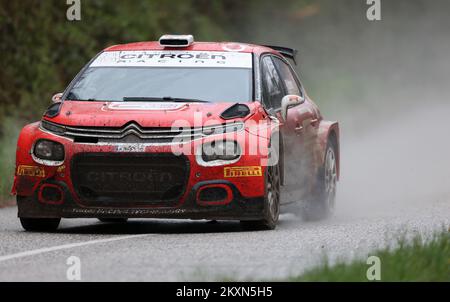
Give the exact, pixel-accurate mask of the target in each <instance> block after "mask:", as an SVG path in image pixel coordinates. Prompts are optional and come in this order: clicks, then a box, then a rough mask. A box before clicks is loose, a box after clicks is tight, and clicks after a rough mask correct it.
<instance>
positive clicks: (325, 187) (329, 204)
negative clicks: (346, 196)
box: [301, 141, 337, 221]
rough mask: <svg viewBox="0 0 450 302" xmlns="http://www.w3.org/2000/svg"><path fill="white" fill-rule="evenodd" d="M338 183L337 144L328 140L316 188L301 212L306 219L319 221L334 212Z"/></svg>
mask: <svg viewBox="0 0 450 302" xmlns="http://www.w3.org/2000/svg"><path fill="white" fill-rule="evenodd" d="M336 185H337V166H336V145H335V143H334V142H333V141H328V144H327V149H326V151H325V158H324V164H323V166H322V167H321V168H320V169H319V173H318V179H317V185H316V188H315V189H314V192H313V194H312V197H311V198H310V200H308V201H306V204H305V205H304V207H303V209H302V212H301V216H302V218H303V219H304V220H306V221H318V220H322V219H326V218H328V217H330V216H331V215H332V214H333V213H334V208H335V203H336Z"/></svg>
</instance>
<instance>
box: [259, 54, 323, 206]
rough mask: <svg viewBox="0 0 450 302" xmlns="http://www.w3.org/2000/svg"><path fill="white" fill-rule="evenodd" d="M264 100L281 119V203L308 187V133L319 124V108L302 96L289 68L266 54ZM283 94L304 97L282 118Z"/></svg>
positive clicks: (280, 60) (288, 200) (263, 84)
mask: <svg viewBox="0 0 450 302" xmlns="http://www.w3.org/2000/svg"><path fill="white" fill-rule="evenodd" d="M261 74H262V87H263V102H264V104H265V106H266V108H268V109H269V112H271V113H272V114H274V115H275V116H277V118H278V119H279V120H280V122H281V133H282V137H283V140H282V141H283V146H282V149H283V154H284V156H283V162H284V164H283V174H284V177H283V178H284V187H283V191H284V193H283V197H282V199H283V202H291V201H297V200H299V199H302V198H303V196H304V195H305V194H306V192H305V191H304V190H303V188H307V187H308V182H309V181H310V177H309V173H308V172H307V171H308V170H309V169H310V167H309V166H310V162H311V156H312V155H311V152H310V150H311V149H312V148H311V146H309V145H310V143H311V142H312V140H311V139H310V137H311V133H314V132H315V128H316V127H317V124H318V111H317V110H315V108H314V106H315V105H314V104H313V103H312V102H309V101H308V100H307V99H306V98H305V94H304V91H303V89H302V87H301V84H300V81H299V80H298V78H297V76H296V75H295V73H294V72H293V70H292V69H291V67H290V66H289V65H288V64H287V63H286V62H285V61H284V60H282V59H281V58H279V57H277V56H272V55H266V56H264V57H263V58H262V62H261ZM285 95H298V96H301V97H302V98H303V100H304V102H303V103H301V104H300V105H298V106H295V107H291V108H289V109H288V114H287V117H286V120H283V119H282V118H281V100H282V98H283V97H284V96H285Z"/></svg>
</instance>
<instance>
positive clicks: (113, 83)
mask: <svg viewBox="0 0 450 302" xmlns="http://www.w3.org/2000/svg"><path fill="white" fill-rule="evenodd" d="M252 89H253V88H252V69H251V68H229V67H227V68H220V67H89V68H87V69H86V70H85V71H84V73H83V74H82V75H81V76H80V77H79V78H78V79H77V81H76V82H75V84H74V85H73V86H72V88H71V89H70V91H69V92H68V94H67V97H66V99H67V100H86V101H87V100H89V101H97V100H98V101H124V100H127V99H128V100H130V99H131V100H136V101H138V100H139V98H142V101H146V100H149V99H158V98H161V101H170V100H176V99H182V100H189V99H192V100H194V101H195V100H201V101H206V102H248V101H250V100H251V99H252V94H253V93H252V92H253V90H252ZM163 98H164V100H163Z"/></svg>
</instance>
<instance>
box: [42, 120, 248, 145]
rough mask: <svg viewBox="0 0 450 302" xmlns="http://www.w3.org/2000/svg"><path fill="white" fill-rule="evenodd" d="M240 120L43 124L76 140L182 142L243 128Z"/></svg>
mask: <svg viewBox="0 0 450 302" xmlns="http://www.w3.org/2000/svg"><path fill="white" fill-rule="evenodd" d="M243 126H244V125H243V124H242V123H240V122H236V123H235V122H231V123H226V124H222V125H214V126H205V127H192V128H190V127H186V128H176V127H174V128H171V127H141V126H140V125H139V124H137V123H136V122H134V121H131V122H129V123H128V124H126V125H124V126H123V127H84V126H79V127H73V126H64V125H60V124H56V123H53V122H49V121H46V120H43V121H42V122H41V128H42V129H44V130H46V131H49V132H51V133H54V134H57V135H60V136H64V137H68V138H71V139H73V140H74V141H75V142H83V143H98V142H106V143H110V142H119V141H120V142H132V143H173V142H174V143H180V142H187V141H191V140H195V139H199V138H202V137H205V136H209V135H216V134H223V133H227V132H234V131H239V130H242V129H243Z"/></svg>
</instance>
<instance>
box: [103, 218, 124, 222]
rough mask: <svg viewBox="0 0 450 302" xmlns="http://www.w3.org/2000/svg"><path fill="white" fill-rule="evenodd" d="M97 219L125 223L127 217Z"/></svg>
mask: <svg viewBox="0 0 450 302" xmlns="http://www.w3.org/2000/svg"><path fill="white" fill-rule="evenodd" d="M98 220H100V221H101V222H105V223H126V222H127V221H128V218H98Z"/></svg>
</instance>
